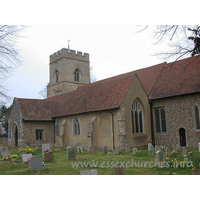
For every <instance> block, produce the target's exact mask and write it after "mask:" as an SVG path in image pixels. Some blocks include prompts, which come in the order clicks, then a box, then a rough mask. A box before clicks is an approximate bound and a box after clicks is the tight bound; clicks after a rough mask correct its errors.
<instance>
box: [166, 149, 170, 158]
mask: <svg viewBox="0 0 200 200" xmlns="http://www.w3.org/2000/svg"><path fill="white" fill-rule="evenodd" d="M165 150H166V157H169V156H170V155H171V150H170V148H169V147H166V149H165Z"/></svg>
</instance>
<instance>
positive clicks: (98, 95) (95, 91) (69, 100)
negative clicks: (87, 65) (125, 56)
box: [49, 63, 164, 117]
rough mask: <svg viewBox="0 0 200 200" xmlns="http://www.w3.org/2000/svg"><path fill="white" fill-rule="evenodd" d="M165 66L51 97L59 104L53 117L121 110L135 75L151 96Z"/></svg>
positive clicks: (161, 65)
mask: <svg viewBox="0 0 200 200" xmlns="http://www.w3.org/2000/svg"><path fill="white" fill-rule="evenodd" d="M163 66H164V63H163V64H159V65H156V66H153V67H149V68H145V69H140V70H137V71H134V72H129V73H126V74H122V75H119V76H115V77H112V78H108V79H105V80H102V81H98V82H95V83H92V84H88V85H85V86H82V87H79V88H78V89H77V90H75V91H72V92H69V93H66V94H61V95H59V96H55V97H51V98H49V100H50V99H51V100H54V101H56V102H57V104H56V107H55V110H54V112H53V115H52V117H57V116H66V115H72V114H80V113H86V112H93V111H101V110H109V109H115V108H119V106H120V104H121V103H122V101H123V99H124V97H125V94H126V92H127V91H128V88H129V86H130V84H131V82H132V80H133V77H134V76H135V74H137V75H138V77H139V79H140V81H141V83H142V85H143V87H144V89H145V91H146V93H147V95H149V94H150V92H151V89H152V87H153V85H154V84H155V81H156V80H157V77H158V75H159V73H160V71H161V70H162V67H163Z"/></svg>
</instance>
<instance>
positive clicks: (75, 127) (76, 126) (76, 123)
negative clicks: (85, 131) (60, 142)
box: [73, 116, 81, 135]
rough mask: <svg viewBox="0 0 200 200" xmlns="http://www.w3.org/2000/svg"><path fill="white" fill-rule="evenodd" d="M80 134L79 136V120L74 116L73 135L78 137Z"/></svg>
mask: <svg viewBox="0 0 200 200" xmlns="http://www.w3.org/2000/svg"><path fill="white" fill-rule="evenodd" d="M80 134H81V131H80V120H79V118H78V117H77V116H76V117H74V119H73V135H80Z"/></svg>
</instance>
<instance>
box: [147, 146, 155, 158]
mask: <svg viewBox="0 0 200 200" xmlns="http://www.w3.org/2000/svg"><path fill="white" fill-rule="evenodd" d="M148 153H149V156H154V148H153V145H152V144H150V145H148Z"/></svg>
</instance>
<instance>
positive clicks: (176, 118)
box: [153, 94, 200, 147]
mask: <svg viewBox="0 0 200 200" xmlns="http://www.w3.org/2000/svg"><path fill="white" fill-rule="evenodd" d="M195 105H198V106H200V94H191V95H183V96H178V97H171V98H165V99H160V100H154V101H153V109H154V108H156V107H165V113H166V126H167V132H166V134H155V144H158V145H167V146H172V145H178V146H180V136H179V129H180V128H184V129H185V132H186V146H187V147H197V146H198V145H197V144H198V142H199V141H200V131H198V130H196V128H195V127H196V126H195V113H194V106H195ZM154 121H155V118H154ZM154 126H155V125H154ZM154 130H155V127H154Z"/></svg>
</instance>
